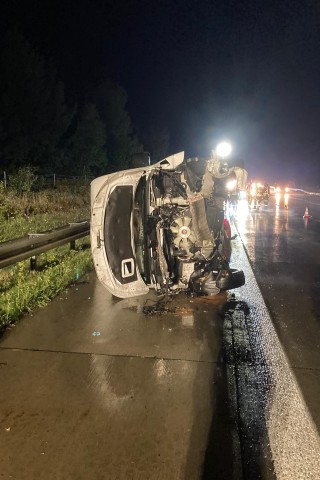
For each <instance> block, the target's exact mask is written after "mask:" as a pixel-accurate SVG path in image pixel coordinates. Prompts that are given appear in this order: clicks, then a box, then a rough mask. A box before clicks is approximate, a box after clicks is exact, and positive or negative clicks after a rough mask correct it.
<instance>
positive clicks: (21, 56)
mask: <svg viewBox="0 0 320 480" xmlns="http://www.w3.org/2000/svg"><path fill="white" fill-rule="evenodd" d="M0 68H1V76H0V117H1V124H2V129H3V132H2V138H1V151H2V153H3V155H4V157H5V159H6V160H7V162H10V165H11V166H12V167H15V166H19V165H26V164H30V165H33V166H37V167H40V168H45V167H46V166H47V165H50V166H51V167H54V166H55V164H56V163H57V159H58V158H59V156H60V155H59V152H58V144H59V141H60V138H61V136H62V135H63V134H64V132H65V131H66V129H67V127H68V125H69V122H70V118H71V116H70V112H69V111H68V109H67V107H66V104H65V99H64V87H63V84H62V83H61V82H60V81H59V80H58V78H57V74H56V71H55V69H54V67H53V66H52V65H50V64H46V63H45V61H44V60H43V59H42V58H41V57H40V56H39V55H38V54H37V53H36V52H35V51H34V50H33V49H32V47H31V46H30V45H29V43H28V42H27V41H26V40H25V38H24V37H23V35H22V34H21V33H19V31H18V30H17V29H14V30H13V31H10V32H8V33H7V35H6V37H5V40H4V46H3V50H2V53H1V57H0Z"/></svg>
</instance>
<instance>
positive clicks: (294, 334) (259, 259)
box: [236, 193, 320, 434]
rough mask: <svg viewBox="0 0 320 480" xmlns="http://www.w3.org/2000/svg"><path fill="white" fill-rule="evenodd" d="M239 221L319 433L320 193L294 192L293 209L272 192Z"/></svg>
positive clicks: (251, 258)
mask: <svg viewBox="0 0 320 480" xmlns="http://www.w3.org/2000/svg"><path fill="white" fill-rule="evenodd" d="M306 208H308V213H309V215H310V218H306V219H304V218H303V216H304V213H305V210H306ZM236 222H237V225H238V229H239V232H240V235H241V238H242V240H243V243H244V244H245V246H246V250H247V253H248V256H249V258H250V261H251V265H252V268H253V271H254V274H255V277H256V279H257V282H258V284H259V287H260V289H261V291H262V294H263V298H264V301H265V302H266V305H267V307H268V309H269V311H270V314H271V317H272V320H273V324H274V326H275V329H276V331H277V334H278V336H279V338H280V341H281V344H282V345H283V348H284V350H285V352H286V355H287V356H288V359H289V362H290V365H291V367H292V368H293V370H294V374H295V376H296V378H297V379H298V382H299V385H300V388H301V389H302V391H303V394H304V398H305V400H306V402H307V404H308V408H309V409H310V412H311V414H312V417H313V420H314V422H315V424H316V425H317V428H318V432H319V434H320V404H319V398H320V196H314V195H302V194H298V193H291V194H290V195H289V201H288V209H286V208H285V206H284V199H283V198H280V199H279V201H278V202H276V200H275V198H274V197H271V202H270V203H269V205H268V207H262V208H261V210H260V211H258V212H257V211H254V210H252V211H251V212H250V214H249V215H246V216H245V222H242V221H241V219H239V218H238V219H237V220H236Z"/></svg>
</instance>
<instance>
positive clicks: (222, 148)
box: [216, 142, 232, 158]
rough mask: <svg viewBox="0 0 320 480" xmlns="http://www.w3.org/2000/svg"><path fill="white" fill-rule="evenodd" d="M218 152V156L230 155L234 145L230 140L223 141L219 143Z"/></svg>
mask: <svg viewBox="0 0 320 480" xmlns="http://www.w3.org/2000/svg"><path fill="white" fill-rule="evenodd" d="M216 152H217V155H218V157H222V158H225V157H228V156H229V155H230V153H231V152H232V146H231V144H230V143H229V142H221V143H219V144H218V145H217V148H216Z"/></svg>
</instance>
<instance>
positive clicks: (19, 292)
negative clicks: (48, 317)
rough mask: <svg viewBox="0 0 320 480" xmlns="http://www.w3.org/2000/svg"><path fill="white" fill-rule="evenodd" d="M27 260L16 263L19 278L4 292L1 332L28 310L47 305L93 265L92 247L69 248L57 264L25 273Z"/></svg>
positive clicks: (0, 302) (2, 295)
mask: <svg viewBox="0 0 320 480" xmlns="http://www.w3.org/2000/svg"><path fill="white" fill-rule="evenodd" d="M23 264H24V262H20V264H18V267H17V276H16V282H15V284H14V285H13V286H11V288H9V289H8V290H6V291H4V292H2V293H1V299H0V332H1V331H3V330H4V329H5V328H6V327H7V326H8V325H10V324H13V323H15V322H16V321H17V320H18V318H19V317H20V316H21V315H22V314H23V313H25V312H30V311H31V310H32V309H34V308H35V307H42V306H45V305H47V304H48V303H49V302H50V300H52V299H53V298H54V297H55V296H56V295H57V294H58V293H59V292H61V290H63V289H64V288H65V287H66V286H67V285H69V284H70V283H73V282H76V281H77V280H78V279H79V278H80V277H81V275H83V274H84V273H85V272H87V271H89V270H91V269H92V268H93V263H92V256H91V250H90V249H86V250H80V251H70V252H69V254H68V255H66V256H65V257H64V258H63V259H62V260H61V261H60V263H58V264H52V265H48V266H46V267H45V268H44V269H43V270H42V271H36V272H31V271H30V272H29V273H28V274H25V266H24V265H23Z"/></svg>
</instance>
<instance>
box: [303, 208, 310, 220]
mask: <svg viewBox="0 0 320 480" xmlns="http://www.w3.org/2000/svg"><path fill="white" fill-rule="evenodd" d="M303 218H310V215H309V210H308V207H306V211H305V212H304V215H303Z"/></svg>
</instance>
